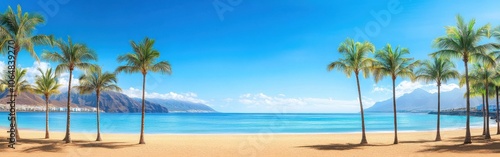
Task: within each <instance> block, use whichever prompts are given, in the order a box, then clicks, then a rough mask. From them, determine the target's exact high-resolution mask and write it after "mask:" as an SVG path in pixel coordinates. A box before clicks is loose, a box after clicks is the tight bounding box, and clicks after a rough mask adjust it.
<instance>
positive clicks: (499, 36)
mask: <svg viewBox="0 0 500 157" xmlns="http://www.w3.org/2000/svg"><path fill="white" fill-rule="evenodd" d="M492 34H493V36H494V37H495V38H496V39H497V40H498V41H500V26H499V27H496V28H495V29H494V30H493V33H492ZM498 59H500V56H497V60H498ZM496 71H497V75H500V68H499V67H497V70H496ZM499 88H500V84H497V86H496V87H495V95H496V97H497V116H496V117H497V118H496V121H497V135H499V134H500V105H499V101H498V89H499Z"/></svg>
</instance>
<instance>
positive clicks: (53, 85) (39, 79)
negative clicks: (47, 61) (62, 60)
mask: <svg viewBox="0 0 500 157" xmlns="http://www.w3.org/2000/svg"><path fill="white" fill-rule="evenodd" d="M38 71H40V74H41V75H39V76H36V79H35V87H34V89H33V91H34V92H35V93H37V94H41V95H43V96H44V97H45V138H46V139H48V138H49V98H50V96H51V95H53V94H59V93H60V91H59V87H61V84H59V83H58V82H57V78H56V76H55V74H54V73H53V72H52V68H49V69H47V70H46V71H45V72H44V71H42V69H40V68H38Z"/></svg>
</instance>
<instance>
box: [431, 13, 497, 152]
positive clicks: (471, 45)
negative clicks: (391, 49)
mask: <svg viewBox="0 0 500 157" xmlns="http://www.w3.org/2000/svg"><path fill="white" fill-rule="evenodd" d="M456 18H457V26H449V27H446V35H445V36H442V37H439V38H437V39H436V40H435V41H434V46H435V47H438V48H440V49H441V50H439V51H437V52H434V53H432V54H431V55H432V56H441V55H442V56H444V57H447V58H460V59H462V60H463V62H464V67H465V86H466V90H467V99H466V108H467V109H466V110H467V111H466V116H467V120H466V126H465V128H466V131H465V140H464V144H470V143H472V141H471V135H470V95H469V92H470V88H469V67H468V63H469V61H470V60H471V59H474V58H482V57H481V56H483V54H484V53H483V52H487V51H488V50H491V49H493V48H498V47H499V46H498V45H497V44H493V43H487V44H483V45H479V43H480V42H481V39H483V37H487V36H488V35H489V32H490V31H489V29H490V25H489V24H487V25H484V26H482V27H480V28H478V29H474V26H475V23H476V20H475V19H472V20H470V21H469V22H468V23H465V22H464V20H463V18H462V16H460V15H457V17H456Z"/></svg>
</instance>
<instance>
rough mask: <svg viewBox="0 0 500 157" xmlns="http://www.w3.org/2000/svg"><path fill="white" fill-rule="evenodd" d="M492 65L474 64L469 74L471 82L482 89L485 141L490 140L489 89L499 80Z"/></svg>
mask: <svg viewBox="0 0 500 157" xmlns="http://www.w3.org/2000/svg"><path fill="white" fill-rule="evenodd" d="M492 63H493V64H484V65H481V64H478V63H476V64H474V67H473V70H472V72H471V75H470V76H469V77H470V79H471V80H476V81H477V82H478V83H480V85H482V86H483V89H484V91H485V92H484V97H485V100H484V101H485V102H486V104H484V103H483V105H484V106H485V107H483V109H484V110H483V113H484V115H483V116H484V118H485V119H484V120H485V128H484V129H485V132H484V135H485V136H484V138H485V139H491V135H490V123H489V122H490V119H489V116H488V115H489V100H488V98H489V97H490V95H491V93H489V91H490V90H491V89H490V88H491V87H493V83H494V82H499V78H498V77H497V75H496V71H495V69H493V68H492V67H494V66H495V64H494V63H495V62H492Z"/></svg>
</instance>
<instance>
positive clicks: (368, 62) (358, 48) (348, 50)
mask: <svg viewBox="0 0 500 157" xmlns="http://www.w3.org/2000/svg"><path fill="white" fill-rule="evenodd" d="M338 51H339V52H340V54H342V56H343V58H341V59H339V60H338V61H335V62H332V63H330V64H329V65H328V71H331V70H333V69H337V70H340V71H342V72H344V74H345V75H347V77H351V74H352V73H354V75H355V76H356V84H357V87H358V97H359V98H358V99H359V107H360V110H361V130H362V137H361V144H367V143H368V142H367V140H366V135H365V115H364V111H363V102H362V100H361V88H360V85H359V73H360V72H363V76H364V77H365V78H366V77H368V75H369V72H370V67H371V66H372V63H373V62H374V60H373V59H371V58H368V56H367V55H368V53H373V52H374V51H375V46H373V44H372V43H370V42H364V43H360V42H354V40H352V39H349V38H348V39H346V40H345V41H344V42H343V43H341V44H340V46H339V48H338Z"/></svg>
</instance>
